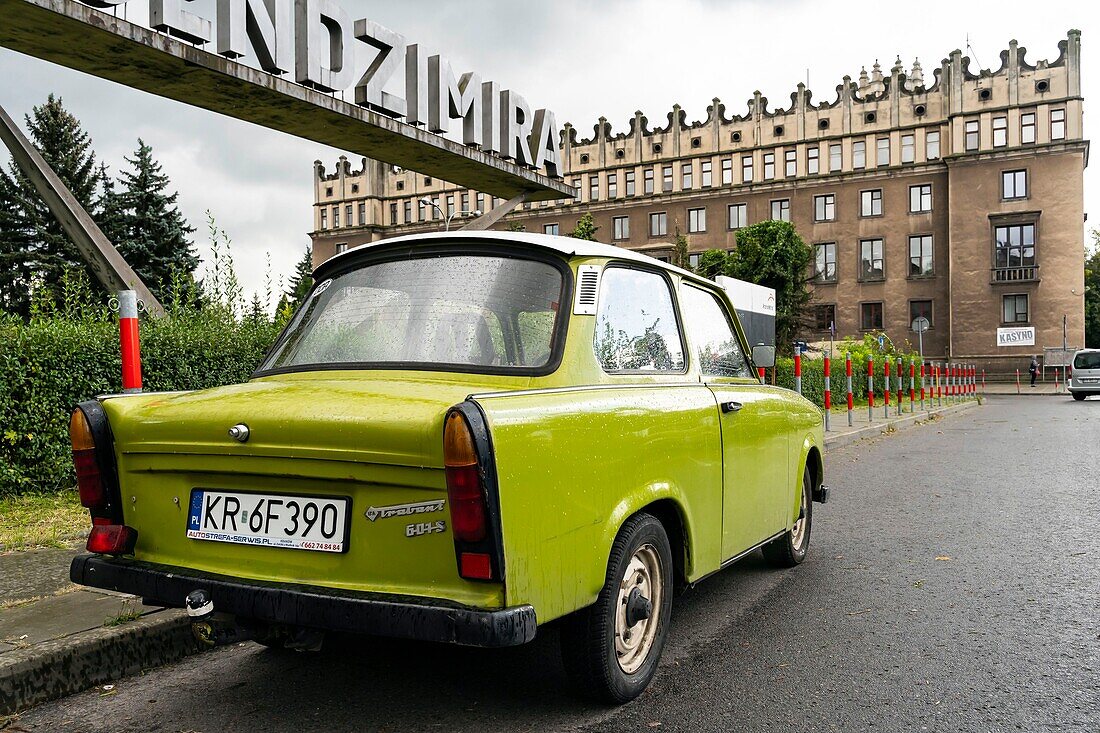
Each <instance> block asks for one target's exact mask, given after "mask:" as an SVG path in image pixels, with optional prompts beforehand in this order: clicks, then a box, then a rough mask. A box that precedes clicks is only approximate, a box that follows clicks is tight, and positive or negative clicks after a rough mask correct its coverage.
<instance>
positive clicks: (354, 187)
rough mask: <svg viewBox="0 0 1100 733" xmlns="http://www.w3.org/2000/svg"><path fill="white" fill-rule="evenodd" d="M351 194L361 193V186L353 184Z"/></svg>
mask: <svg viewBox="0 0 1100 733" xmlns="http://www.w3.org/2000/svg"><path fill="white" fill-rule="evenodd" d="M351 192H352V193H359V184H358V183H353V184H351Z"/></svg>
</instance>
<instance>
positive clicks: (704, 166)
mask: <svg viewBox="0 0 1100 733" xmlns="http://www.w3.org/2000/svg"><path fill="white" fill-rule="evenodd" d="M713 165H714V163H713V161H709V160H704V161H702V162H700V163H699V178H700V180H699V184H700V185H701V186H702V187H703V188H710V187H711V186H712V185H714V180H713V176H712V173H711V168H712V166H713Z"/></svg>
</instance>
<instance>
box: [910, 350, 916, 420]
mask: <svg viewBox="0 0 1100 733" xmlns="http://www.w3.org/2000/svg"><path fill="white" fill-rule="evenodd" d="M916 402H917V365H916V364H915V363H914V362H913V358H912V357H910V358H909V412H913V411H914V410H915V409H916Z"/></svg>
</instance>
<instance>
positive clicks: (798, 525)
mask: <svg viewBox="0 0 1100 733" xmlns="http://www.w3.org/2000/svg"><path fill="white" fill-rule="evenodd" d="M809 517H810V502H809V490H808V488H807V486H806V484H805V483H803V484H802V502H801V504H800V505H799V512H798V521H796V522H795V523H794V525H793V526H792V527H791V544H792V545H794V549H796V550H801V549H802V545H803V544H804V543H805V542H806V525H807V523H808V522H809Z"/></svg>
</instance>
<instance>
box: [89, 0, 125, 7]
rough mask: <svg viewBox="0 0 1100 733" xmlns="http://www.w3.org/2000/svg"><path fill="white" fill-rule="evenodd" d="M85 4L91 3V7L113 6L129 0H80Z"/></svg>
mask: <svg viewBox="0 0 1100 733" xmlns="http://www.w3.org/2000/svg"><path fill="white" fill-rule="evenodd" d="M82 1H83V3H84V4H85V5H91V6H92V7H93V8H113V7H116V6H118V5H125V4H126V3H127V2H128V1H129V0H82Z"/></svg>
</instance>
